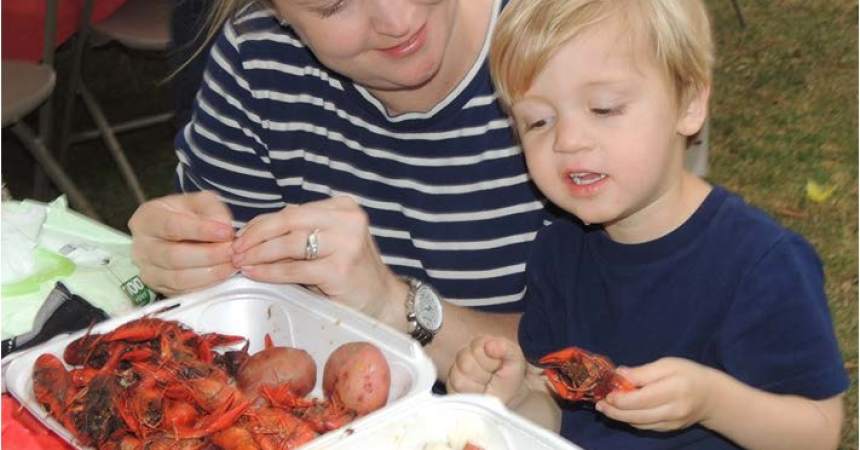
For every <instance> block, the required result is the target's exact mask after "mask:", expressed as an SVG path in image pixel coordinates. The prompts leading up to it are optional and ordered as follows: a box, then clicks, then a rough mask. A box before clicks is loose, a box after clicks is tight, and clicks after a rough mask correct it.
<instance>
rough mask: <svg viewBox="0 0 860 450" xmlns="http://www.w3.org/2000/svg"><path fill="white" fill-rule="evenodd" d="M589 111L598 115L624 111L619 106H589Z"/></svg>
mask: <svg viewBox="0 0 860 450" xmlns="http://www.w3.org/2000/svg"><path fill="white" fill-rule="evenodd" d="M591 112H592V113H593V114H596V115H598V116H615V115H618V114H621V113H622V112H624V108H622V107H620V106H618V107H613V108H591Z"/></svg>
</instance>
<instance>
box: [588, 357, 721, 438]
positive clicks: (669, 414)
mask: <svg viewBox="0 0 860 450" xmlns="http://www.w3.org/2000/svg"><path fill="white" fill-rule="evenodd" d="M617 371H618V373H619V374H620V375H623V376H624V377H625V378H627V379H628V380H630V381H631V382H632V383H633V384H635V385H636V386H638V387H639V389H637V390H635V391H631V392H612V393H611V394H609V395H608V396H607V397H606V399H604V400H602V401H600V402H599V403H598V404H597V410H598V411H600V412H602V413H603V414H605V415H606V416H607V417H610V418H612V419H615V420H618V421H621V422H627V423H629V424H630V425H632V426H634V427H636V428H639V429H642V430H655V431H671V430H678V429H682V428H687V427H689V426H691V425H693V424H696V423H699V422H701V421H702V420H704V419H706V418H707V415H708V414H709V409H710V404H711V399H710V396H709V394H710V392H711V391H712V389H711V383H712V382H714V381H713V380H715V378H716V377H714V376H713V374H714V372H715V371H714V369H711V368H709V367H706V366H703V365H701V364H698V363H695V362H693V361H690V360H687V359H681V358H661V359H659V360H657V361H655V362H653V363H650V364H646V365H643V366H639V367H635V368H623V367H620V368H618V369H617Z"/></svg>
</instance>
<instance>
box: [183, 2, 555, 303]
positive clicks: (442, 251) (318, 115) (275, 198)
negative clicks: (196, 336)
mask: <svg viewBox="0 0 860 450" xmlns="http://www.w3.org/2000/svg"><path fill="white" fill-rule="evenodd" d="M500 4H501V2H500V1H497V2H496V5H495V11H494V17H493V23H492V25H495V20H496V17H497V16H498V13H499V9H500V8H501V6H500ZM488 49H489V36H488V37H487V40H486V42H485V43H484V47H483V49H482V51H481V55H480V57H479V59H478V60H477V62H476V63H475V65H474V66H473V67H472V69H471V71H470V72H469V73H468V75H467V76H466V78H465V79H464V80H463V81H462V82H461V83H460V84H459V85H458V86H457V88H456V89H455V90H454V91H453V92H452V93H451V94H450V95H449V96H448V97H447V98H445V99H444V100H443V101H442V102H440V103H439V104H438V105H436V107H434V108H433V109H432V110H431V111H429V112H426V113H407V114H402V115H398V116H394V117H392V116H389V115H388V114H387V112H386V110H385V107H384V106H383V105H382V104H381V103H380V102H379V101H378V100H377V99H375V98H374V97H373V96H372V95H371V94H370V93H369V92H368V91H366V90H365V89H363V88H361V87H360V86H357V85H355V84H353V83H352V82H351V81H350V80H349V79H347V78H345V77H343V76H341V75H339V74H337V73H334V72H330V71H329V70H328V69H326V68H325V67H324V66H322V65H321V64H320V63H319V62H318V61H317V60H316V59H315V58H314V56H313V55H312V54H311V52H310V50H309V49H308V48H307V47H305V46H304V45H303V44H302V42H301V41H300V39H299V38H298V37H297V35H296V34H295V33H294V32H293V31H292V30H291V29H290V28H289V26H287V25H283V24H281V23H279V21H278V19H277V18H275V17H274V16H273V14H272V13H271V12H270V11H268V10H265V9H261V8H259V7H252V8H246V9H245V10H244V11H242V12H240V13H238V14H237V15H236V17H235V18H234V19H233V20H232V21H228V23H227V24H226V25H225V27H224V30H223V32H222V33H221V35H220V37H219V38H218V40H217V42H216V43H215V45H214V46H213V48H212V51H211V53H210V56H209V62H208V65H207V69H206V72H205V75H204V78H203V83H202V85H201V88H200V92H199V93H198V95H197V99H196V102H195V106H194V114H193V119H192V121H191V122H190V123H189V124H188V125H187V126H186V127H185V128H184V130H183V131H182V132H181V133H179V135H178V136H177V138H176V146H177V154H178V156H179V165H178V167H177V182H178V185H179V188H180V189H181V190H183V191H196V190H201V189H205V190H214V191H217V192H218V193H219V194H220V195H221V198H222V199H223V200H224V201H225V202H226V203H227V204H228V206H229V207H230V208H231V210H232V212H233V217H234V220H235V222H234V225H235V226H236V227H242V226H243V225H244V224H245V223H246V222H247V221H249V220H250V219H251V218H253V217H254V216H256V215H258V214H262V213H270V212H275V211H278V210H280V209H282V208H284V207H285V206H287V204H300V203H305V202H308V201H315V200H320V199H324V198H327V197H330V196H332V195H335V194H347V195H350V196H352V197H353V198H354V199H355V200H356V201H357V202H358V203H359V204H360V205H361V206H362V207H363V208H364V209H365V211H366V212H367V214H368V216H369V218H370V223H371V228H370V231H371V233H372V235H373V236H374V238H375V239H376V242H377V244H378V247H379V249H380V251H381V253H382V257H383V260H384V261H385V263H386V264H388V265H389V266H390V267H391V268H392V270H394V271H395V272H397V273H400V274H404V275H411V276H415V277H418V278H420V279H422V280H425V281H427V282H429V283H430V284H432V285H433V286H435V287H436V288H437V289H438V290H439V291H440V292H441V293H442V295H443V296H444V297H445V299H446V300H448V301H449V302H451V303H454V304H458V305H464V306H479V307H484V308H483V309H489V310H497V311H511V310H520V309H521V305H520V304H519V301H520V300H521V299H522V298H523V294H524V292H525V263H526V259H527V257H528V252H529V249H530V248H531V242H532V240H533V239H534V237H535V234H536V232H537V230H538V229H539V228H541V227H542V226H543V225H545V224H546V223H548V221H549V220H551V217H550V215H549V213H548V212H547V210H546V209H545V204H546V201H545V200H544V199H543V197H542V196H541V195H540V193H539V192H538V190H537V188H536V187H535V186H534V185H533V184H532V182H531V181H530V179H529V177H528V174H527V172H526V167H525V161H524V158H523V156H522V152H521V150H520V148H519V146H518V145H516V144H515V142H514V140H513V136H512V131H511V129H510V124H509V121H508V119H507V118H506V116H505V114H504V113H503V111H502V110H501V108H500V107H499V105H498V103H497V101H496V95H495V93H494V89H493V86H492V83H491V81H490V77H489V71H488V67H487V64H486V61H485V60H486V56H487V51H488Z"/></svg>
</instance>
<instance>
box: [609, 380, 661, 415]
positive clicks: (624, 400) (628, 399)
mask: <svg viewBox="0 0 860 450" xmlns="http://www.w3.org/2000/svg"><path fill="white" fill-rule="evenodd" d="M670 391H671V386H670V383H666V382H663V380H658V381H656V382H654V383H649V384H646V385H645V386H643V387H641V388H639V389H636V390H634V391H630V392H617V391H616V392H612V393H610V394H609V395H608V396H607V398H606V402H607V403H609V404H611V405H612V406H614V407H617V408H620V409H625V410H634V409H646V408H656V407H658V406H660V405H662V404H665V403H667V402H668V401H669V399H670V397H671V392H670Z"/></svg>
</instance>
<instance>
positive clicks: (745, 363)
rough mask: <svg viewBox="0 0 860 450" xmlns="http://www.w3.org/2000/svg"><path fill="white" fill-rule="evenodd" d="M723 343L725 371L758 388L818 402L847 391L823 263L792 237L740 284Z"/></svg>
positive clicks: (765, 258)
mask: <svg viewBox="0 0 860 450" xmlns="http://www.w3.org/2000/svg"><path fill="white" fill-rule="evenodd" d="M718 341H719V344H718V345H719V347H720V348H719V351H720V353H721V358H720V359H721V360H722V361H723V363H724V366H725V367H724V369H725V370H726V371H727V372H728V373H729V374H731V375H732V376H734V377H736V378H737V379H739V380H740V381H742V382H744V383H747V384H749V385H752V386H755V387H757V388H760V389H763V390H766V391H769V392H774V393H777V394H796V395H801V396H804V397H808V398H812V399H816V400H820V399H825V398H829V397H832V396H834V395H837V394H839V393H841V392H843V391H844V390H845V389H847V387H848V377H847V375H846V373H845V369H844V366H843V363H842V356H841V354H840V351H839V346H838V344H837V340H836V336H835V333H834V330H833V323H832V321H831V318H830V312H829V309H828V305H827V298H826V295H825V291H824V274H823V272H822V267H821V261H820V260H819V258H818V256H817V255H816V253H815V250H814V249H813V248H812V246H811V245H810V244H809V243H808V242H806V241H805V240H804V239H803V238H802V237H800V236H798V235H795V234H793V233H788V234H787V235H786V236H785V237H784V238H783V239H780V240H779V241H778V242H777V244H776V245H774V246H773V247H772V248H771V249H770V250H769V251H768V252H767V253H766V254H765V255H763V257H762V258H761V259H760V260H759V261H758V263H757V264H755V265H754V266H753V267H752V269H751V270H750V271H749V272H748V273H747V274H746V276H745V278H744V279H743V280H742V281H741V284H740V286H739V289H738V292H737V293H736V296H735V298H734V304H733V306H732V308H731V310H730V312H729V316H728V317H727V319H726V322H725V326H724V328H723V330H722V333H721V335H720V337H719V338H718Z"/></svg>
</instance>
